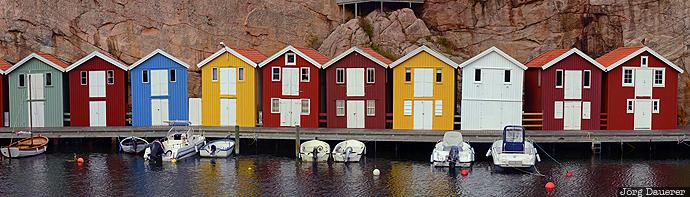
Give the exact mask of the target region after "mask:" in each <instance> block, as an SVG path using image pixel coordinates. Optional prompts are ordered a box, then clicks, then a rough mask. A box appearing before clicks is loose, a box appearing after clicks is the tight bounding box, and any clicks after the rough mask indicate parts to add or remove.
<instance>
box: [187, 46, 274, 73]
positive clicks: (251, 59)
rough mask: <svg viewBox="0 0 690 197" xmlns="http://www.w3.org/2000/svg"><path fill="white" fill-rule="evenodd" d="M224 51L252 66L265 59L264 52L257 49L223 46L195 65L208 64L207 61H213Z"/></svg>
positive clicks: (199, 66)
mask: <svg viewBox="0 0 690 197" xmlns="http://www.w3.org/2000/svg"><path fill="white" fill-rule="evenodd" d="M224 53H230V54H232V55H233V56H235V57H237V58H239V59H240V60H242V61H244V62H246V63H247V64H249V65H252V66H253V67H254V68H256V66H257V65H258V63H259V62H261V61H263V60H264V59H266V56H265V55H264V54H261V53H260V52H259V51H257V50H255V49H240V48H230V47H223V48H221V49H220V50H218V51H216V52H215V53H213V55H211V56H209V57H207V58H206V59H204V60H203V61H201V62H199V63H198V64H197V65H196V67H198V68H201V67H202V66H204V65H206V64H208V63H209V62H211V61H213V60H214V59H216V58H218V56H220V55H223V54H224Z"/></svg>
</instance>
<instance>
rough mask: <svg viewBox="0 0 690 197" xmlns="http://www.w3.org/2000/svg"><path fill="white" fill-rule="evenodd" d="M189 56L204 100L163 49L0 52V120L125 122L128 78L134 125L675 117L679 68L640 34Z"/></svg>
mask: <svg viewBox="0 0 690 197" xmlns="http://www.w3.org/2000/svg"><path fill="white" fill-rule="evenodd" d="M196 66H197V67H198V68H199V69H200V70H201V86H202V94H201V98H188V87H187V86H188V84H187V79H188V76H187V69H188V68H189V67H190V66H189V65H188V64H187V63H185V62H183V61H181V60H179V59H177V58H175V57H173V56H172V55H170V54H168V53H166V52H164V51H163V50H160V49H158V50H155V51H153V52H151V53H150V54H148V55H146V56H145V57H143V58H141V59H140V60H139V61H137V62H135V63H134V64H132V65H126V64H125V63H122V62H121V61H119V60H118V59H117V58H115V57H114V56H112V55H109V54H108V53H106V52H102V51H95V52H93V53H91V54H89V55H88V56H86V57H84V58H82V59H80V60H78V61H76V62H74V63H73V64H68V63H65V62H64V61H62V60H60V59H59V58H56V57H55V56H53V55H51V54H46V53H33V54H31V55H29V56H27V57H26V58H24V59H22V60H21V61H19V62H17V63H15V64H14V65H11V64H9V63H7V62H4V61H2V60H0V69H1V71H0V74H1V75H0V77H1V78H2V80H0V83H3V84H2V85H1V86H0V87H2V91H0V93H2V94H4V96H0V98H1V99H2V100H1V101H2V103H3V104H2V105H0V111H3V112H7V111H8V113H5V114H9V118H7V119H5V118H0V119H5V120H6V123H7V121H8V122H9V126H11V127H29V126H32V127H62V126H64V117H63V113H65V112H69V125H70V126H75V127H86V126H124V125H126V124H127V121H126V114H127V111H128V110H127V109H128V107H127V106H128V105H127V102H128V99H127V98H126V97H127V92H128V89H127V88H128V87H127V82H128V81H129V82H130V83H131V89H129V91H131V106H132V108H131V109H132V110H131V113H132V117H131V118H132V119H131V124H132V125H133V126H155V125H164V124H166V123H165V122H166V121H167V120H189V121H190V122H192V123H193V124H197V125H203V126H233V125H239V126H242V127H254V126H256V125H257V123H259V124H260V125H262V126H264V127H292V126H296V125H299V126H301V127H319V125H320V123H325V126H327V127H329V128H371V129H383V128H387V123H388V125H392V128H393V129H427V130H428V129H433V130H452V129H454V122H455V120H454V118H455V116H456V113H457V112H459V115H460V119H461V121H460V123H461V124H460V125H461V128H460V129H462V130H501V129H503V127H504V126H505V125H523V124H524V125H525V126H526V127H534V128H537V129H539V128H541V129H544V130H599V129H610V130H632V129H635V130H637V129H641V130H648V129H674V128H676V127H677V111H678V110H677V107H678V104H677V100H678V98H677V97H678V74H679V73H683V70H682V69H681V68H680V67H678V66H676V65H675V64H673V63H672V62H671V61H669V60H667V59H666V58H664V57H663V56H661V55H659V54H658V53H656V52H655V51H653V50H652V49H650V48H648V47H645V46H635V47H621V48H618V49H616V50H614V51H611V52H610V53H608V54H606V55H604V56H602V57H600V58H598V59H596V60H595V59H593V58H591V57H589V56H588V55H587V54H585V53H583V52H581V51H580V50H578V49H576V48H573V49H557V50H551V51H548V52H546V53H544V54H542V55H540V56H538V57H536V58H534V59H533V60H531V61H529V62H527V63H526V64H523V63H521V62H519V61H517V60H515V59H514V58H512V57H510V56H509V55H508V54H506V53H504V52H503V51H501V50H500V49H498V48H496V47H492V48H490V49H488V50H486V51H484V52H482V53H480V54H478V55H477V56H475V57H473V58H471V59H469V60H467V61H465V62H463V63H462V64H458V63H456V62H454V61H452V60H451V59H449V58H448V57H446V56H444V55H442V54H441V53H438V52H436V51H434V50H432V49H430V48H428V47H426V46H421V47H419V48H417V49H415V50H412V51H410V52H409V53H407V54H405V55H404V56H402V57H401V58H399V59H397V60H395V61H392V60H390V59H388V58H386V57H384V56H383V55H381V54H379V53H377V52H376V51H374V50H372V49H370V48H358V47H352V48H350V49H349V50H347V51H345V52H343V53H341V54H339V55H338V56H336V57H334V58H333V59H329V58H327V57H325V56H324V55H322V54H320V53H318V52H317V51H316V50H314V49H310V48H302V47H293V46H287V47H285V48H284V49H282V50H280V51H278V52H277V53H275V54H273V55H271V56H270V57H266V56H265V55H263V54H261V53H260V52H258V51H257V50H254V49H241V48H230V47H226V46H223V47H222V48H221V49H220V50H218V51H217V52H216V53H214V54H213V55H211V56H209V57H208V58H206V59H204V60H203V61H201V62H199V63H198V64H197V65H196ZM458 68H460V69H458ZM128 72H129V75H128ZM457 72H462V77H461V79H462V87H461V88H462V90H461V91H462V97H461V105H460V107H459V108H460V109H456V108H458V107H456V104H455V103H456V98H455V97H456V91H460V90H458V88H460V87H457V85H456V80H458V77H457V76H458V75H457ZM322 102H325V103H322ZM7 108H9V109H7ZM0 115H1V114H0ZM390 116H392V120H389V119H391V118H387V117H390ZM320 117H325V118H320ZM324 119H325V120H324ZM389 127H390V126H389Z"/></svg>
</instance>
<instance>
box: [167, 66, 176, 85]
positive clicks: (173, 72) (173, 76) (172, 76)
mask: <svg viewBox="0 0 690 197" xmlns="http://www.w3.org/2000/svg"><path fill="white" fill-rule="evenodd" d="M168 75H170V76H168V77H169V78H170V79H168V80H170V82H177V70H175V69H170V70H169V71H168Z"/></svg>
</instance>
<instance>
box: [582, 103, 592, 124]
mask: <svg viewBox="0 0 690 197" xmlns="http://www.w3.org/2000/svg"><path fill="white" fill-rule="evenodd" d="M591 108H592V103H591V102H582V119H585V120H589V119H590V118H591V116H592V115H591V114H592V112H591Z"/></svg>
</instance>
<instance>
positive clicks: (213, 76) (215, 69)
mask: <svg viewBox="0 0 690 197" xmlns="http://www.w3.org/2000/svg"><path fill="white" fill-rule="evenodd" d="M211 81H218V67H213V68H211Z"/></svg>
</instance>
